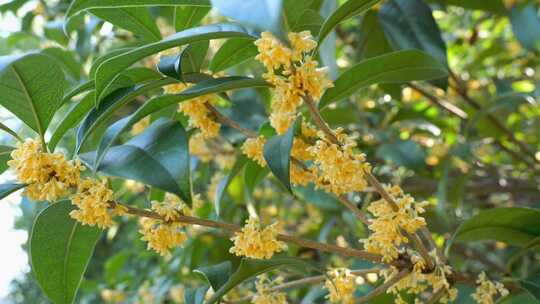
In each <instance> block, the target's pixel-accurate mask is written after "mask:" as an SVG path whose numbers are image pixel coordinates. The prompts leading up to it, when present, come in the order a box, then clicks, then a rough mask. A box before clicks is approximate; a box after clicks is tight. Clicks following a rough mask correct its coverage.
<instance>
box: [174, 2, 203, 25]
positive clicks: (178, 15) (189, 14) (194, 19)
mask: <svg viewBox="0 0 540 304" xmlns="http://www.w3.org/2000/svg"><path fill="white" fill-rule="evenodd" d="M207 4H208V7H204V6H175V7H174V25H175V28H176V31H177V32H179V31H183V30H186V29H188V28H192V27H195V26H196V25H198V24H199V23H200V22H201V20H202V19H203V18H204V17H205V16H206V15H207V14H208V12H209V11H210V9H211V7H210V1H208V0H207Z"/></svg>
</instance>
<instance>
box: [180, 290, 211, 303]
mask: <svg viewBox="0 0 540 304" xmlns="http://www.w3.org/2000/svg"><path fill="white" fill-rule="evenodd" d="M207 290H208V286H201V287H198V288H188V289H186V291H185V292H184V303H185V304H203V303H204V296H205V295H206V291H207Z"/></svg>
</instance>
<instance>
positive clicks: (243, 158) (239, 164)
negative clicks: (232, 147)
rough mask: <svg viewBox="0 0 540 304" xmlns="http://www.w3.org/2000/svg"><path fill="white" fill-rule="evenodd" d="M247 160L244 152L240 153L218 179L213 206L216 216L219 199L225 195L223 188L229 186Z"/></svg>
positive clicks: (219, 206) (219, 203) (219, 208)
mask: <svg viewBox="0 0 540 304" xmlns="http://www.w3.org/2000/svg"><path fill="white" fill-rule="evenodd" d="M247 160H248V158H247V157H246V156H245V155H244V154H240V155H239V156H238V158H237V159H236V162H235V163H234V165H233V167H232V169H231V171H230V172H229V173H228V174H227V175H226V176H225V177H224V178H223V179H222V180H221V181H219V183H218V186H217V189H216V193H215V197H214V208H215V210H216V214H217V215H218V216H219V214H220V212H221V200H222V199H223V196H224V195H225V190H227V187H229V184H230V183H231V181H232V180H233V178H234V177H235V176H236V175H237V174H238V172H240V170H242V168H244V165H245V164H246V161H247Z"/></svg>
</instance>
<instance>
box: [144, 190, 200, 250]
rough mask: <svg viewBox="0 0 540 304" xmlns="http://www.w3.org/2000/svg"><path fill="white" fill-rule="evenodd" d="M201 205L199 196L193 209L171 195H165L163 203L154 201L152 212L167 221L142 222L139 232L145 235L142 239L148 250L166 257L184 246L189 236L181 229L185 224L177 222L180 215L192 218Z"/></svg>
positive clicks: (146, 220)
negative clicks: (175, 248)
mask: <svg viewBox="0 0 540 304" xmlns="http://www.w3.org/2000/svg"><path fill="white" fill-rule="evenodd" d="M200 204H201V199H200V197H199V195H195V196H193V209H192V208H190V207H189V206H188V205H187V204H185V203H184V202H183V201H182V200H181V199H180V198H178V197H177V196H176V195H174V194H171V193H166V194H165V199H164V201H163V202H158V201H152V210H153V211H155V212H156V213H157V214H159V215H160V216H161V217H163V219H164V220H165V221H162V220H159V219H153V218H145V219H142V220H141V222H140V224H141V225H140V226H141V229H140V230H139V232H140V233H141V234H142V235H143V236H142V238H141V239H142V240H143V241H146V242H148V249H152V250H154V251H156V252H157V253H159V254H160V255H162V256H166V255H168V254H169V252H170V250H171V249H172V248H174V247H177V246H180V245H182V244H183V243H184V242H185V241H186V240H187V236H186V234H185V233H184V232H183V231H181V230H180V228H182V227H183V226H185V224H183V223H180V222H176V220H178V217H179V215H187V216H191V215H192V214H193V211H194V210H195V209H196V208H198V207H199V206H200Z"/></svg>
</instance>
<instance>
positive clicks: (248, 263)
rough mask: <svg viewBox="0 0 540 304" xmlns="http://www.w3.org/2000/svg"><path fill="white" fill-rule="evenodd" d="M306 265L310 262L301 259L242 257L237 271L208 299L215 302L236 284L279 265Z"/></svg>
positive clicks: (210, 302) (210, 303) (209, 301)
mask: <svg viewBox="0 0 540 304" xmlns="http://www.w3.org/2000/svg"><path fill="white" fill-rule="evenodd" d="M298 266H302V267H306V266H308V264H307V263H306V262H304V261H302V260H299V259H293V258H273V259H270V260H252V259H246V258H244V259H242V261H241V262H240V265H239V266H238V268H237V269H236V271H235V272H234V273H233V274H232V275H231V277H230V278H229V280H227V282H226V283H225V284H224V285H223V286H221V288H220V289H219V290H217V291H216V293H215V294H213V295H212V297H211V298H210V299H209V300H208V302H207V303H208V304H212V303H215V302H217V301H219V299H221V298H222V297H223V296H224V295H225V294H227V292H229V290H231V289H233V288H234V287H235V286H237V285H239V284H240V283H242V282H244V281H246V280H248V279H250V278H253V277H256V276H258V275H260V274H262V273H265V272H268V271H271V270H273V269H276V268H279V267H298Z"/></svg>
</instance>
